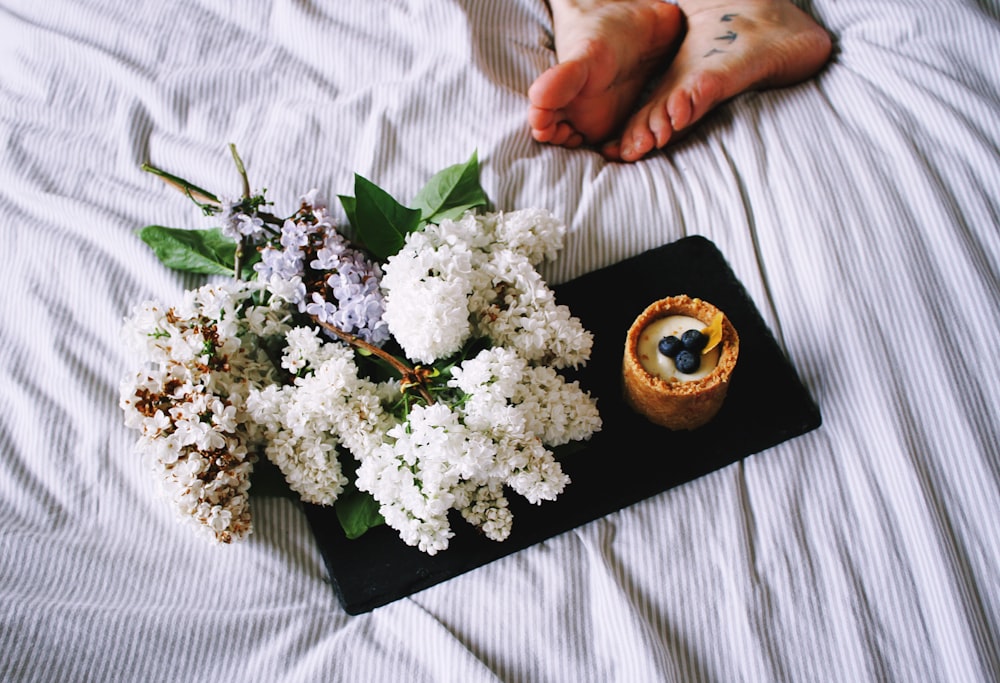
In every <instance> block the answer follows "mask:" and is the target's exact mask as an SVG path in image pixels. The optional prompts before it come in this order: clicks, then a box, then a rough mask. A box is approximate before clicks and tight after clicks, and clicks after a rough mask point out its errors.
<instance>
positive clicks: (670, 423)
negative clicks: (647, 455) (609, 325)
mask: <svg viewBox="0 0 1000 683" xmlns="http://www.w3.org/2000/svg"><path fill="white" fill-rule="evenodd" d="M739 350H740V339H739V335H738V334H737V333H736V328H734V327H733V325H732V323H731V322H730V321H729V319H728V318H726V316H725V314H724V313H723V312H722V311H720V310H719V309H718V308H716V307H715V306H713V305H712V304H710V303H708V302H707V301H702V300H701V299H695V298H691V297H688V296H685V295H680V296H672V297H669V298H666V299H661V300H659V301H656V302H654V303H652V304H650V305H649V306H648V307H647V308H646V310H644V311H643V312H642V313H641V314H640V315H639V317H638V318H636V319H635V322H633V323H632V326H631V327H630V328H629V330H628V336H627V337H626V339H625V357H624V361H623V363H622V374H623V383H624V393H625V401H626V402H627V403H628V405H629V406H630V407H631V408H632V409H633V410H635V411H637V412H639V413H641V414H642V415H645V416H646V417H647V418H648V419H649V420H650V421H651V422H654V423H656V424H658V425H661V426H663V427H667V428H668V429H695V428H696V427H700V426H702V425H704V424H705V423H707V422H708V421H710V420H711V419H712V418H713V417H715V415H716V413H718V412H719V409H720V408H721V407H722V402H723V401H724V400H725V398H726V392H727V391H728V389H729V380H730V377H731V375H732V372H733V368H734V367H735V366H736V359H737V356H738V355H739Z"/></svg>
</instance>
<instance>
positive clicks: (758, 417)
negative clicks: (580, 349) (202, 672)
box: [305, 236, 820, 614]
mask: <svg viewBox="0 0 1000 683" xmlns="http://www.w3.org/2000/svg"><path fill="white" fill-rule="evenodd" d="M555 290H556V297H557V301H558V302H559V303H562V304H566V305H568V306H569V307H570V310H571V311H572V312H573V314H574V315H576V316H578V317H579V318H580V320H581V321H582V322H583V324H584V326H585V327H586V328H587V329H589V330H590V331H591V332H593V333H594V340H595V341H594V348H593V353H592V355H591V360H590V362H589V363H588V364H587V366H586V367H585V368H582V369H581V370H580V371H578V372H577V373H575V374H573V375H572V377H573V378H575V379H579V381H580V384H581V385H582V386H583V387H584V388H585V389H587V390H589V391H590V392H591V394H592V395H593V396H596V397H597V406H598V408H599V410H600V412H601V417H602V419H603V422H604V426H603V429H602V430H601V432H599V433H598V434H596V435H594V437H593V438H592V439H591V440H590V441H589V442H587V443H586V445H585V447H584V448H583V449H582V450H579V451H577V452H574V453H571V454H568V455H566V456H564V457H562V458H561V462H562V465H563V470H564V471H565V472H566V473H567V474H568V475H569V476H570V478H571V480H572V483H571V484H570V485H569V486H567V487H566V489H565V491H564V492H563V493H562V495H560V496H559V498H558V499H557V500H555V501H550V502H546V503H542V504H541V505H540V506H535V505H531V504H529V503H527V502H526V501H525V500H524V499H523V498H521V497H520V496H518V495H516V494H511V495H510V497H509V499H510V508H511V511H512V512H513V514H514V527H513V531H512V532H511V535H510V537H509V538H508V539H507V540H506V541H505V542H503V543H496V542H494V541H490V540H488V539H486V538H484V537H482V536H480V535H479V534H478V533H477V532H476V531H475V530H474V529H473V528H472V527H471V526H470V525H469V524H467V523H466V522H465V521H464V520H463V519H462V518H461V516H460V515H458V514H457V513H456V512H455V511H452V518H451V525H452V529H453V530H454V531H455V536H454V538H452V539H451V544H450V546H449V548H448V549H447V550H445V551H442V552H440V553H438V554H437V555H435V556H433V557H431V556H428V555H426V554H424V553H422V552H420V551H419V550H417V549H416V548H412V547H410V546H407V545H406V544H404V543H403V542H402V541H401V540H400V539H399V537H398V536H397V535H396V532H395V531H394V530H392V529H390V528H388V527H386V526H381V527H378V528H375V529H372V530H370V531H368V532H367V533H366V534H364V535H363V536H361V537H360V538H358V539H356V540H353V541H352V540H349V539H348V538H347V537H346V536H345V535H344V533H343V531H342V530H341V527H340V524H339V523H338V522H337V519H336V516H335V514H334V512H333V509H332V508H323V507H318V506H314V505H306V506H305V508H306V515H307V517H308V520H309V524H310V526H311V528H312V530H313V532H314V534H315V536H316V540H317V542H318V543H319V547H320V551H321V553H322V555H323V558H324V561H325V563H326V566H327V569H328V570H329V572H330V577H331V579H332V582H333V587H334V589H335V591H336V592H337V595H338V597H339V598H340V601H341V603H342V604H343V606H344V609H345V610H346V611H347V612H348V613H349V614H360V613H363V612H367V611H370V610H372V609H374V608H376V607H379V606H381V605H384V604H386V603H389V602H391V601H393V600H396V599H399V598H401V597H404V596H407V595H410V594H412V593H415V592H417V591H420V590H422V589H424V588H427V587H429V586H432V585H435V584H437V583H440V582H443V581H445V580H447V579H450V578H452V577H454V576H457V575H459V574H462V573H464V572H467V571H469V570H472V569H475V568H476V567H480V566H482V565H484V564H486V563H488V562H492V561H493V560H496V559H499V558H501V557H504V556H506V555H509V554H511V553H514V552H516V551H518V550H521V549H523V548H526V547H528V546H530V545H533V544H535V543H538V542H540V541H543V540H545V539H548V538H551V537H553V536H555V535H557V534H560V533H562V532H564V531H568V530H570V529H573V528H575V527H577V526H579V525H582V524H585V523H587V522H590V521H592V520H594V519H597V518H599V517H602V516H604V515H606V514H609V513H611V512H614V511H616V510H619V509H621V508H623V507H626V506H628V505H631V504H633V503H636V502H638V501H640V500H643V499H645V498H648V497H650V496H653V495H656V494H658V493H661V492H663V491H665V490H667V489H670V488H672V487H674V486H677V485H679V484H683V483H685V482H687V481H691V480H692V479H695V478H697V477H700V476H702V475H704V474H708V473H709V472H712V471H714V470H717V469H720V468H722V467H725V466H726V465H729V464H731V463H733V462H736V461H738V460H740V459H742V458H744V457H746V456H748V455H751V454H754V453H759V452H760V451H763V450H765V449H767V448H770V447H771V446H774V445H776V444H779V443H781V442H783V441H786V440H788V439H791V438H793V437H796V436H799V435H801V434H804V433H806V432H808V431H810V430H813V429H815V428H817V427H819V425H820V414H819V409H818V407H817V406H816V404H815V403H814V401H813V400H812V398H811V397H810V396H809V394H808V392H807V391H806V389H805V387H804V386H803V385H802V384H801V382H800V381H799V379H798V377H797V375H796V372H795V369H794V368H793V367H792V366H791V364H790V363H789V362H788V359H787V358H786V357H785V356H784V354H783V353H782V352H781V349H780V348H779V347H778V345H777V344H776V342H775V340H774V337H773V336H772V334H771V332H770V330H768V328H767V326H766V325H765V324H764V321H763V320H762V319H761V317H760V314H759V313H758V311H757V309H756V307H755V306H754V304H753V302H752V301H751V300H750V298H749V296H748V295H747V293H746V291H745V289H744V288H743V286H742V284H740V282H739V281H738V280H737V279H736V276H735V275H734V274H733V272H732V270H731V269H730V267H729V265H728V264H727V263H726V261H725V258H724V257H723V256H722V254H721V253H720V252H719V250H718V249H717V248H716V246H715V245H714V244H713V243H712V242H710V241H709V240H707V239H705V238H703V237H697V236H696V237H687V238H684V239H681V240H679V241H677V242H674V243H672V244H668V245H666V246H664V247H660V248H658V249H654V250H652V251H649V252H646V253H644V254H641V255H639V256H637V257H634V258H631V259H628V260H626V261H622V262H620V263H617V264H615V265H613V266H610V267H608V268H604V269H601V270H598V271H594V272H592V273H589V274H587V275H585V276H583V277H580V278H578V279H576V280H573V281H571V282H568V283H566V284H564V285H561V286H559V287H556V288H555ZM674 294H687V295H689V296H693V297H700V298H702V299H704V300H706V301H709V302H711V303H713V304H715V305H716V306H718V307H719V308H720V309H722V310H723V311H725V313H726V315H727V316H728V317H729V319H730V320H731V321H732V323H733V325H734V326H735V327H736V329H737V331H738V332H739V335H740V357H739V361H738V363H737V366H736V369H735V370H734V371H733V377H732V380H731V384H730V389H729V394H728V396H727V398H726V402H725V403H724V404H723V407H722V410H721V411H720V412H719V414H718V415H717V416H716V417H715V419H714V420H713V421H712V422H710V423H709V424H707V425H705V426H703V427H701V428H699V429H696V430H694V431H690V432H672V431H669V430H666V429H663V428H661V427H657V426H656V425H653V424H651V423H649V422H647V421H646V420H645V419H644V418H642V417H641V416H639V415H637V414H635V413H633V412H632V411H630V410H629V409H628V408H627V407H625V406H624V405H623V403H622V401H621V361H622V352H623V348H624V340H625V334H626V332H627V331H628V328H629V326H630V325H631V324H632V321H633V320H635V318H636V317H637V316H638V315H639V313H641V312H642V310H643V309H644V308H645V307H646V306H647V305H648V304H650V303H651V302H653V301H655V300H657V299H661V298H664V297H666V296H671V295H674ZM640 446H642V447H640Z"/></svg>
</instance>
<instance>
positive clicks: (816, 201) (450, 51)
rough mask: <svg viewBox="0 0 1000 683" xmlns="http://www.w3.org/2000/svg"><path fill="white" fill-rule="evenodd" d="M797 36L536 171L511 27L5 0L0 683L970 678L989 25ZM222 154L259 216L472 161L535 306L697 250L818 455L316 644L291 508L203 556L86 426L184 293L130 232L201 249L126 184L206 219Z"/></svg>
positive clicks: (520, 55)
mask: <svg viewBox="0 0 1000 683" xmlns="http://www.w3.org/2000/svg"><path fill="white" fill-rule="evenodd" d="M807 9H809V11H811V12H812V13H813V14H814V16H816V17H817V18H818V19H819V20H820V21H821V22H822V23H823V24H824V25H825V26H827V27H828V28H829V29H830V31H831V32H832V33H833V35H834V36H835V43H836V51H835V55H834V58H833V61H832V62H831V64H830V65H829V66H828V67H827V68H826V69H824V70H823V71H822V72H821V73H820V74H819V75H818V76H817V77H816V78H814V79H811V80H810V81H808V82H806V83H803V84H801V85H798V86H795V87H792V88H787V89H783V90H778V91H769V92H763V93H748V94H745V95H742V96H740V97H738V98H736V99H735V100H733V101H731V102H729V103H726V104H724V105H723V106H721V107H719V108H718V109H717V110H716V111H715V112H714V113H713V114H712V115H711V116H710V117H709V118H708V119H706V120H705V121H704V122H703V123H702V124H701V125H700V126H699V127H698V128H697V129H695V130H694V131H693V132H692V133H691V134H690V135H688V136H687V137H686V138H685V139H684V140H682V141H680V142H678V143H677V144H676V145H675V146H673V147H672V148H671V149H670V150H669V151H666V152H664V153H658V154H654V155H652V156H651V157H650V158H649V159H648V160H645V161H642V162H640V163H636V164H631V165H629V164H611V163H607V162H605V161H604V160H603V159H602V158H601V157H600V156H599V155H597V154H596V153H594V152H593V151H590V150H572V151H571V150H564V149H559V148H553V147H549V146H544V145H540V144H537V143H535V142H533V141H532V139H531V137H530V135H529V132H528V129H527V126H526V108H527V98H526V95H525V93H526V92H527V89H528V86H529V85H530V84H531V82H532V81H533V80H534V78H535V77H536V76H537V75H538V74H539V73H541V72H542V71H543V70H544V69H545V68H546V67H547V66H549V65H551V64H552V63H554V59H555V56H554V52H553V46H552V35H551V29H552V27H551V18H550V16H549V14H548V10H547V8H546V6H545V5H544V3H542V2H541V1H540V0H505V1H504V2H488V3H487V2H480V3H475V2H467V1H465V0H455V1H453V0H426V1H417V0H412V1H408V0H393V1H384V0H369V1H367V2H333V1H320V2H314V3H310V2H299V1H297V0H253V1H252V2H248V3H233V2H223V1H221V0H219V1H214V2H213V1H211V0H201V1H197V0H167V1H166V2H151V1H140V2H133V3H120V2H113V1H111V0H87V1H85V2H81V1H79V0H77V1H75V2H69V1H66V0H49V1H47V2H41V3H40V2H34V1H28V0H7V1H6V2H3V3H2V4H0V65H2V68H0V141H2V145H3V153H2V154H0V216H2V228H0V229H2V234H3V237H4V240H3V245H4V254H5V262H4V267H3V268H0V288H2V290H3V296H2V297H0V386H2V393H0V520H2V523H0V679H2V680H18V681H20V680H27V681H49V680H78V681H88V680H93V681H104V680H150V681H158V680H163V681H166V680H195V679H205V680H207V679H217V680H242V681H314V680H366V681H367V680H371V681H376V680H386V681H389V680H392V681H398V680H405V681H450V680H454V681H459V680H461V681H573V682H577V681H602V682H606V681H622V682H625V681H629V682H635V681H699V680H703V681H764V680H767V681H804V680H841V681H868V680H871V681H875V680H879V681H881V680H911V681H912V680H934V681H980V680H982V681H986V680H996V679H998V678H1000V660H998V655H997V653H998V652H1000V643H998V635H997V634H998V633H1000V590H998V587H1000V574H998V570H997V567H1000V537H998V534H997V531H996V530H997V529H998V528H1000V464H998V463H1000V449H998V446H997V438H996V437H997V434H1000V417H998V416H1000V410H998V407H1000V388H998V383H997V377H1000V359H998V355H997V354H996V353H995V351H996V341H995V337H996V331H997V330H998V329H1000V284H998V283H1000V119H998V117H997V112H998V111H1000V70H998V69H997V68H996V67H997V65H998V64H1000V23H998V15H1000V12H998V7H997V6H996V4H995V3H992V2H991V3H989V4H982V5H979V4H975V3H972V2H951V3H941V2H931V1H929V0H928V1H926V2H910V3H901V2H888V3H885V2H883V3H870V2H866V1H863V0H816V1H815V2H814V3H813V4H812V5H811V6H809V7H808V8H807ZM231 142H232V143H235V144H236V145H237V147H238V149H239V151H240V153H241V156H242V157H243V160H244V162H245V163H246V166H247V169H248V172H249V175H250V180H251V183H252V184H253V185H254V187H266V188H267V189H268V193H269V196H270V197H271V198H272V199H273V200H275V201H276V202H277V203H278V204H279V206H278V208H279V210H280V212H281V213H290V212H291V210H293V209H294V207H293V206H292V204H293V203H294V202H295V201H297V198H298V197H299V196H300V195H301V194H303V193H305V192H307V191H308V190H309V189H311V188H314V187H315V188H318V189H319V190H320V191H321V192H323V193H324V194H325V195H326V196H328V197H334V196H335V195H337V194H350V193H351V191H352V188H353V174H354V173H359V174H361V175H363V176H365V177H366V178H369V179H372V180H373V181H375V182H376V183H378V184H379V185H380V186H381V187H383V188H385V189H386V190H388V191H389V192H391V193H392V194H393V195H394V196H396V197H398V198H400V199H401V200H403V201H407V200H409V199H410V198H411V197H412V196H413V195H414V194H415V193H416V192H417V191H418V190H419V189H420V187H421V186H422V184H423V182H424V181H426V179H427V178H428V177H429V176H430V175H431V174H432V173H433V172H435V171H437V170H439V169H441V168H444V167H445V166H448V165H450V164H454V163H459V162H462V161H464V160H465V159H467V158H469V156H470V155H471V153H472V152H473V151H477V152H478V155H479V159H480V162H481V164H482V184H483V186H484V188H485V189H486V191H487V193H488V194H489V196H490V198H491V199H492V201H493V203H494V204H495V205H496V207H498V208H501V209H516V208H529V207H544V208H546V209H549V210H551V211H552V212H553V213H554V214H555V215H556V216H557V217H559V218H561V219H562V220H564V221H566V223H567V225H568V227H569V232H568V234H567V240H566V246H565V248H564V249H563V251H562V253H561V254H560V256H559V258H558V259H557V260H556V261H554V262H551V263H548V264H546V265H544V266H543V272H544V273H545V275H546V277H547V278H548V280H549V281H550V282H551V283H558V282H563V281H566V280H569V279H571V278H573V277H575V276H578V275H581V274H583V273H586V272H589V271H592V270H595V269H597V268H599V267H602V266H605V265H609V264H612V263H616V262H618V261H621V260H623V259H625V258H627V257H629V256H633V255H636V254H639V253H641V252H643V251H645V250H647V249H650V248H653V247H656V246H659V245H662V244H666V243H668V242H671V241H673V240H676V239H678V238H680V237H683V236H686V235H691V234H699V235H704V236H706V237H708V238H709V239H711V240H712V241H714V242H715V243H716V245H717V246H718V247H719V248H720V250H721V251H722V252H723V253H724V254H725V256H726V257H727V259H728V260H729V262H730V264H731V265H732V267H733V270H734V271H735V272H736V274H737V275H738V276H739V278H740V279H741V281H742V282H743V284H744V285H745V286H746V288H747V290H748V292H749V294H750V296H751V298H752V299H753V301H754V303H755V304H756V305H757V307H758V309H759V310H760V311H761V313H762V315H763V316H764V318H765V320H766V321H767V323H768V325H769V326H770V328H771V329H772V331H773V332H774V333H775V336H776V338H777V339H778V341H779V343H780V344H781V346H782V348H783V349H784V350H785V351H786V353H787V354H788V356H789V358H790V359H791V360H792V362H793V364H794V365H795V367H796V369H797V371H798V372H799V375H800V377H801V378H802V380H803V382H804V383H805V385H806V386H807V387H808V389H809V391H810V392H811V394H812V395H813V397H814V398H815V399H816V401H817V403H818V404H819V406H820V410H821V412H822V414H823V425H822V426H821V427H820V428H819V429H818V430H816V431H813V432H810V433H808V434H806V435H804V436H801V437H799V438H796V439H793V440H791V441H788V442H786V443H783V444H781V445H779V446H777V447H774V448H772V449H769V450H768V451H765V452H763V453H760V454H757V455H754V456H751V457H749V458H748V459H746V460H745V461H742V462H740V463H736V464H734V465H731V466H729V467H727V468H725V469H723V470H720V471H717V472H715V473H713V474H711V475H708V476H706V477H703V478H701V479H698V480H696V481H694V482H691V483H689V484H686V485H683V486H681V487H678V488H675V489H672V490H670V491H668V492H666V493H663V494H661V495H658V496H655V497H654V498H651V499H648V500H645V501H643V502H640V503H637V504H635V505H632V506H630V507H628V508H626V509H624V510H621V511H619V512H617V513H614V514H612V515H609V516H607V517H605V518H602V519H599V520H597V521H594V522H592V523H590V524H588V525H586V526H584V527H581V528H579V529H576V530H573V531H570V532H567V533H564V534H562V535H560V536H557V537H555V538H552V539H550V540H548V541H545V542H543V543H540V544H538V545H536V546H533V547H531V548H528V549H526V550H524V551H521V552H518V553H515V554H513V555H511V556H508V557H506V558H504V559H502V560H498V561H496V562H494V563H491V564H489V565H486V566H484V567H481V568H479V569H476V570H474V571H472V572H470V573H467V574H464V575H462V576H459V577H456V578H454V579H452V580H449V581H447V582H444V583H442V584H439V585H437V586H434V587H432V588H429V589H426V590H424V591H422V592H420V593H417V594H415V595H413V596H412V597H409V598H405V599H403V600H400V601H398V602H394V603H392V604H390V605H387V606H385V607H382V608H378V609H376V610H375V611H373V612H371V613H369V614H364V615H360V616H349V615H347V614H346V613H345V612H344V611H343V609H342V608H341V607H340V605H339V603H338V602H337V599H336V597H335V594H334V591H333V590H332V587H331V583H330V579H329V577H328V576H327V572H326V569H325V567H324V565H323V562H322V559H321V557H320V555H319V551H318V549H317V546H316V543H315V541H314V539H313V537H312V535H311V532H310V529H309V527H308V525H307V523H306V521H305V518H304V516H303V513H302V510H301V509H300V508H299V507H298V506H297V505H296V504H295V503H293V502H292V501H289V500H286V499H283V498H268V497H263V496H262V497H259V498H255V499H254V501H253V506H254V507H253V515H254V525H255V530H254V533H253V535H252V536H251V537H250V539H249V540H248V541H247V542H245V543H241V544H235V545H232V546H222V547H216V546H213V545H210V544H207V543H205V542H204V541H202V540H201V539H200V538H198V537H196V536H195V535H193V534H191V532H190V530H189V529H188V528H187V527H186V526H184V525H179V524H177V523H176V522H175V519H174V518H173V516H172V512H171V510H170V509H169V508H168V506H166V505H165V504H164V503H163V501H162V500H160V499H159V498H158V494H157V488H156V482H155V481H153V480H152V478H151V477H150V473H149V470H148V469H147V468H146V467H145V465H144V463H143V462H142V461H141V459H139V458H138V457H137V456H135V454H134V452H133V450H132V444H133V440H134V435H133V434H132V433H131V432H129V431H128V430H127V429H126V428H125V426H124V424H123V420H122V415H121V411H120V410H119V408H118V406H117V398H118V396H117V391H118V389H117V388H118V383H119V381H120V380H121V378H122V377H123V375H124V374H125V372H126V371H127V369H128V364H127V360H126V356H125V352H124V348H123V345H122V343H121V342H120V340H119V338H118V331H119V329H120V327H121V323H122V320H123V318H124V317H125V316H126V315H128V314H129V313H130V311H131V310H132V308H133V307H134V306H135V305H137V304H138V303H140V302H141V301H142V300H145V299H150V298H153V299H158V300H161V301H170V300H174V299H177V298H178V297H179V296H180V294H181V292H182V291H183V290H184V289H186V288H190V287H192V286H195V285H196V284H197V283H198V282H200V280H199V279H198V278H195V277H193V276H183V275H178V274H177V273H174V272H171V271H168V270H167V269H166V268H164V267H163V266H161V265H160V264H159V263H158V262H157V261H156V259H155V256H154V255H153V254H152V253H151V251H150V250H149V249H148V248H147V247H146V246H145V245H144V244H143V243H142V242H141V241H140V240H139V239H138V238H137V236H136V234H135V231H136V230H137V229H138V228H140V227H142V226H144V225H147V224H150V223H156V224H161V225H167V226H173V227H206V224H205V221H204V219H203V218H202V217H201V216H200V214H199V213H198V211H197V209H196V207H194V206H193V205H192V204H191V203H190V202H189V201H188V200H187V199H185V198H184V197H183V196H182V195H180V194H179V193H177V192H176V191H174V190H172V189H171V188H169V187H167V186H166V185H164V184H163V183H161V182H160V181H159V180H158V179H157V178H155V177H153V176H151V175H150V174H147V173H144V172H143V171H142V170H141V169H140V165H141V164H142V163H143V162H146V161H149V162H152V163H154V164H156V165H157V166H159V167H161V168H164V169H167V170H169V171H171V172H174V173H177V174H180V175H184V176H185V177H187V178H188V179H189V180H191V181H192V182H194V183H195V184H197V185H199V186H202V187H205V188H208V189H211V190H214V191H216V192H218V193H222V194H228V195H235V194H237V193H239V191H240V179H239V177H238V175H237V173H236V171H235V168H234V167H233V163H232V159H231V157H230V156H229V152H228V149H227V145H228V143H231ZM615 295H616V296H622V297H627V296H628V292H625V291H623V292H616V293H615ZM761 397H762V400H766V397H767V387H762V388H761ZM626 441H627V439H626ZM635 447H637V444H632V443H624V444H623V445H622V451H621V453H615V454H610V455H611V456H612V457H610V458H609V466H615V467H627V466H628V465H627V452H628V450H629V449H630V448H635ZM665 457H669V458H696V457H698V454H697V453H669V454H666V455H665ZM557 504H558V502H556V503H552V505H557Z"/></svg>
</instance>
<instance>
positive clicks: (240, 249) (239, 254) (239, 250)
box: [229, 142, 250, 280]
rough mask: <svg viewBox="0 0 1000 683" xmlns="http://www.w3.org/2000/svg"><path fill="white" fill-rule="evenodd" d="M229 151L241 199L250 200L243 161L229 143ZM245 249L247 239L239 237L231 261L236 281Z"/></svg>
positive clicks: (238, 277)
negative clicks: (240, 181)
mask: <svg viewBox="0 0 1000 683" xmlns="http://www.w3.org/2000/svg"><path fill="white" fill-rule="evenodd" d="M229 151H230V152H232V154H233V161H234V162H235V163H236V170H237V171H238V172H239V174H240V179H241V180H242V181H243V199H245V200H249V199H250V178H249V177H247V169H246V167H245V166H244V165H243V159H241V158H240V154H239V152H237V151H236V144H235V143H232V142H230V143H229ZM246 249H247V238H246V236H243V237H240V239H239V240H237V242H236V256H235V257H234V261H233V275H235V276H236V279H237V280H241V279H243V278H242V275H243V253H244V252H245V251H246Z"/></svg>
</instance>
